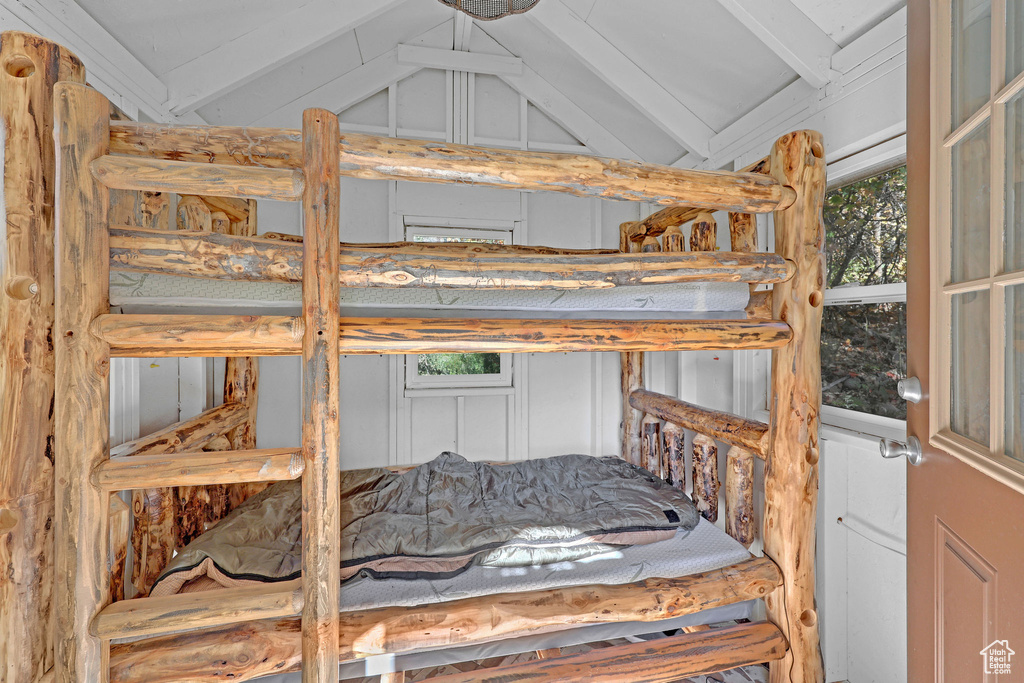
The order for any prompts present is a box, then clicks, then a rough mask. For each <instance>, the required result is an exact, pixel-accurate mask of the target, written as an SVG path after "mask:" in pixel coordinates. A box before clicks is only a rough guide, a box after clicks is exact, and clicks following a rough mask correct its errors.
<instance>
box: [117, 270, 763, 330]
mask: <svg viewBox="0 0 1024 683" xmlns="http://www.w3.org/2000/svg"><path fill="white" fill-rule="evenodd" d="M301 296H302V285H301V284H300V283H279V282H243V281H236V280H212V279H202V278H192V277H183V276H178V275H163V274H157V273H135V272H126V271H112V272H111V275H110V303H111V305H112V306H118V307H121V308H122V309H124V310H126V311H133V310H134V311H142V310H144V309H150V308H160V309H166V308H169V307H173V308H176V309H180V308H188V309H200V310H205V311H214V310H221V311H228V310H238V311H256V310H261V311H266V310H274V311H280V312H290V311H298V308H299V301H300V299H301ZM748 300H749V287H748V285H747V284H746V283H744V282H698V283H678V284H667V285H633V286H624V287H608V288H601V289H576V290H525V289H520V290H510V289H482V288H479V289H419V288H382V287H374V288H361V287H343V288H342V289H341V306H342V314H343V315H350V316H359V315H369V314H370V312H371V311H372V312H373V314H374V315H378V314H380V313H381V312H382V311H383V312H384V313H385V314H387V312H388V311H415V312H416V314H417V315H424V312H425V311H448V312H454V311H489V312H490V313H488V315H489V316H490V315H493V316H495V317H500V316H501V315H502V314H511V313H514V314H515V315H516V316H517V317H521V316H522V315H523V312H527V313H531V314H532V313H542V312H548V313H559V314H560V315H563V316H564V317H574V315H579V316H583V315H584V314H594V313H603V312H614V313H616V314H617V315H616V316H615V317H620V316H622V317H632V316H638V317H673V318H687V317H689V318H737V317H745V316H744V314H743V309H744V307H745V306H746V305H747V302H748ZM662 313H670V314H671V316H667V315H659V314H662ZM591 317H593V315H591Z"/></svg>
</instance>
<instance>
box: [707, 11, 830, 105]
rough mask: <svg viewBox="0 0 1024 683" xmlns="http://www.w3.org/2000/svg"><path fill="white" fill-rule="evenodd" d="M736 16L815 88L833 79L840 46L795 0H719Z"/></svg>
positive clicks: (823, 85) (821, 86)
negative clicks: (835, 56)
mask: <svg viewBox="0 0 1024 683" xmlns="http://www.w3.org/2000/svg"><path fill="white" fill-rule="evenodd" d="M718 3H719V4H720V5H721V6H722V7H724V8H725V9H726V11H728V12H729V14H731V15H732V16H733V17H734V18H736V19H737V20H738V21H739V22H740V23H741V24H743V25H744V26H745V27H746V28H747V29H748V30H749V31H750V32H751V33H753V34H754V35H755V36H757V39H758V40H760V41H761V42H762V43H764V45H765V46H766V47H767V48H768V49H770V50H771V51H772V52H774V53H775V54H776V55H778V57H779V58H780V59H781V60H782V61H784V62H785V63H786V64H788V65H789V68H791V69H793V71H796V72H797V73H798V74H799V75H800V78H802V79H804V80H805V81H807V82H808V83H809V84H811V85H812V86H814V87H815V88H823V87H825V86H826V85H828V84H829V82H831V80H832V69H831V58H832V55H834V54H835V53H836V52H838V51H839V45H838V44H837V43H836V42H835V41H834V40H832V39H831V38H830V37H829V36H828V34H826V33H825V32H824V31H822V30H821V28H820V27H819V26H818V25H817V24H815V23H814V22H813V21H811V20H810V18H809V17H808V16H807V15H806V14H804V13H803V12H801V11H800V9H799V8H798V7H797V6H796V5H794V4H793V2H792V0H718Z"/></svg>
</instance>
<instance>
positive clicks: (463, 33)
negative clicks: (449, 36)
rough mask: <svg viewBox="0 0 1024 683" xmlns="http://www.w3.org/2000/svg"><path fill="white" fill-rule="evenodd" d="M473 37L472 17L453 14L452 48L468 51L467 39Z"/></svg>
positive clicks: (460, 13)
mask: <svg viewBox="0 0 1024 683" xmlns="http://www.w3.org/2000/svg"><path fill="white" fill-rule="evenodd" d="M472 35H473V17H471V16H469V15H468V14H466V13H465V12H456V13H455V30H454V38H455V39H454V41H453V44H454V48H455V49H456V50H460V51H468V50H469V39H470V37H471V36H472Z"/></svg>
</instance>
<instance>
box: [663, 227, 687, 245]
mask: <svg viewBox="0 0 1024 683" xmlns="http://www.w3.org/2000/svg"><path fill="white" fill-rule="evenodd" d="M661 244H662V248H663V250H664V251H686V238H685V237H683V231H682V230H680V229H679V226H678V225H673V226H671V227H669V228H667V229H666V230H665V233H664V234H663V235H662V236H661Z"/></svg>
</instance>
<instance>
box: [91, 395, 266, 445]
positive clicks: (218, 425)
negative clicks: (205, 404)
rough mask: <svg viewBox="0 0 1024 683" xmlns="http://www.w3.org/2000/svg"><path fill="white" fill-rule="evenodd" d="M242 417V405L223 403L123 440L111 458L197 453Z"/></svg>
mask: <svg viewBox="0 0 1024 683" xmlns="http://www.w3.org/2000/svg"><path fill="white" fill-rule="evenodd" d="M245 418H246V410H245V407H244V406H239V405H236V404H230V403H225V404H223V405H219V406H216V407H214V408H210V409H209V410H204V411H203V412H201V413H199V414H198V415H196V416H195V417H193V418H189V419H188V420H182V421H181V422H175V423H174V424H172V425H168V426H167V427H164V428H163V429H160V430H157V431H155V432H153V433H152V434H147V435H146V436H142V437H139V438H138V439H135V440H133V441H126V442H124V443H123V444H121V445H120V446H115V447H114V448H112V449H111V451H110V455H111V457H128V456H136V455H156V454H159V453H176V452H180V451H188V450H198V449H199V448H201V447H202V446H203V445H205V444H206V443H207V442H208V441H209V440H210V439H213V438H214V437H215V436H217V435H218V434H223V433H224V432H226V431H228V430H230V429H233V428H235V427H237V426H238V425H239V424H241V423H242V422H243V421H244V420H245Z"/></svg>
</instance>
